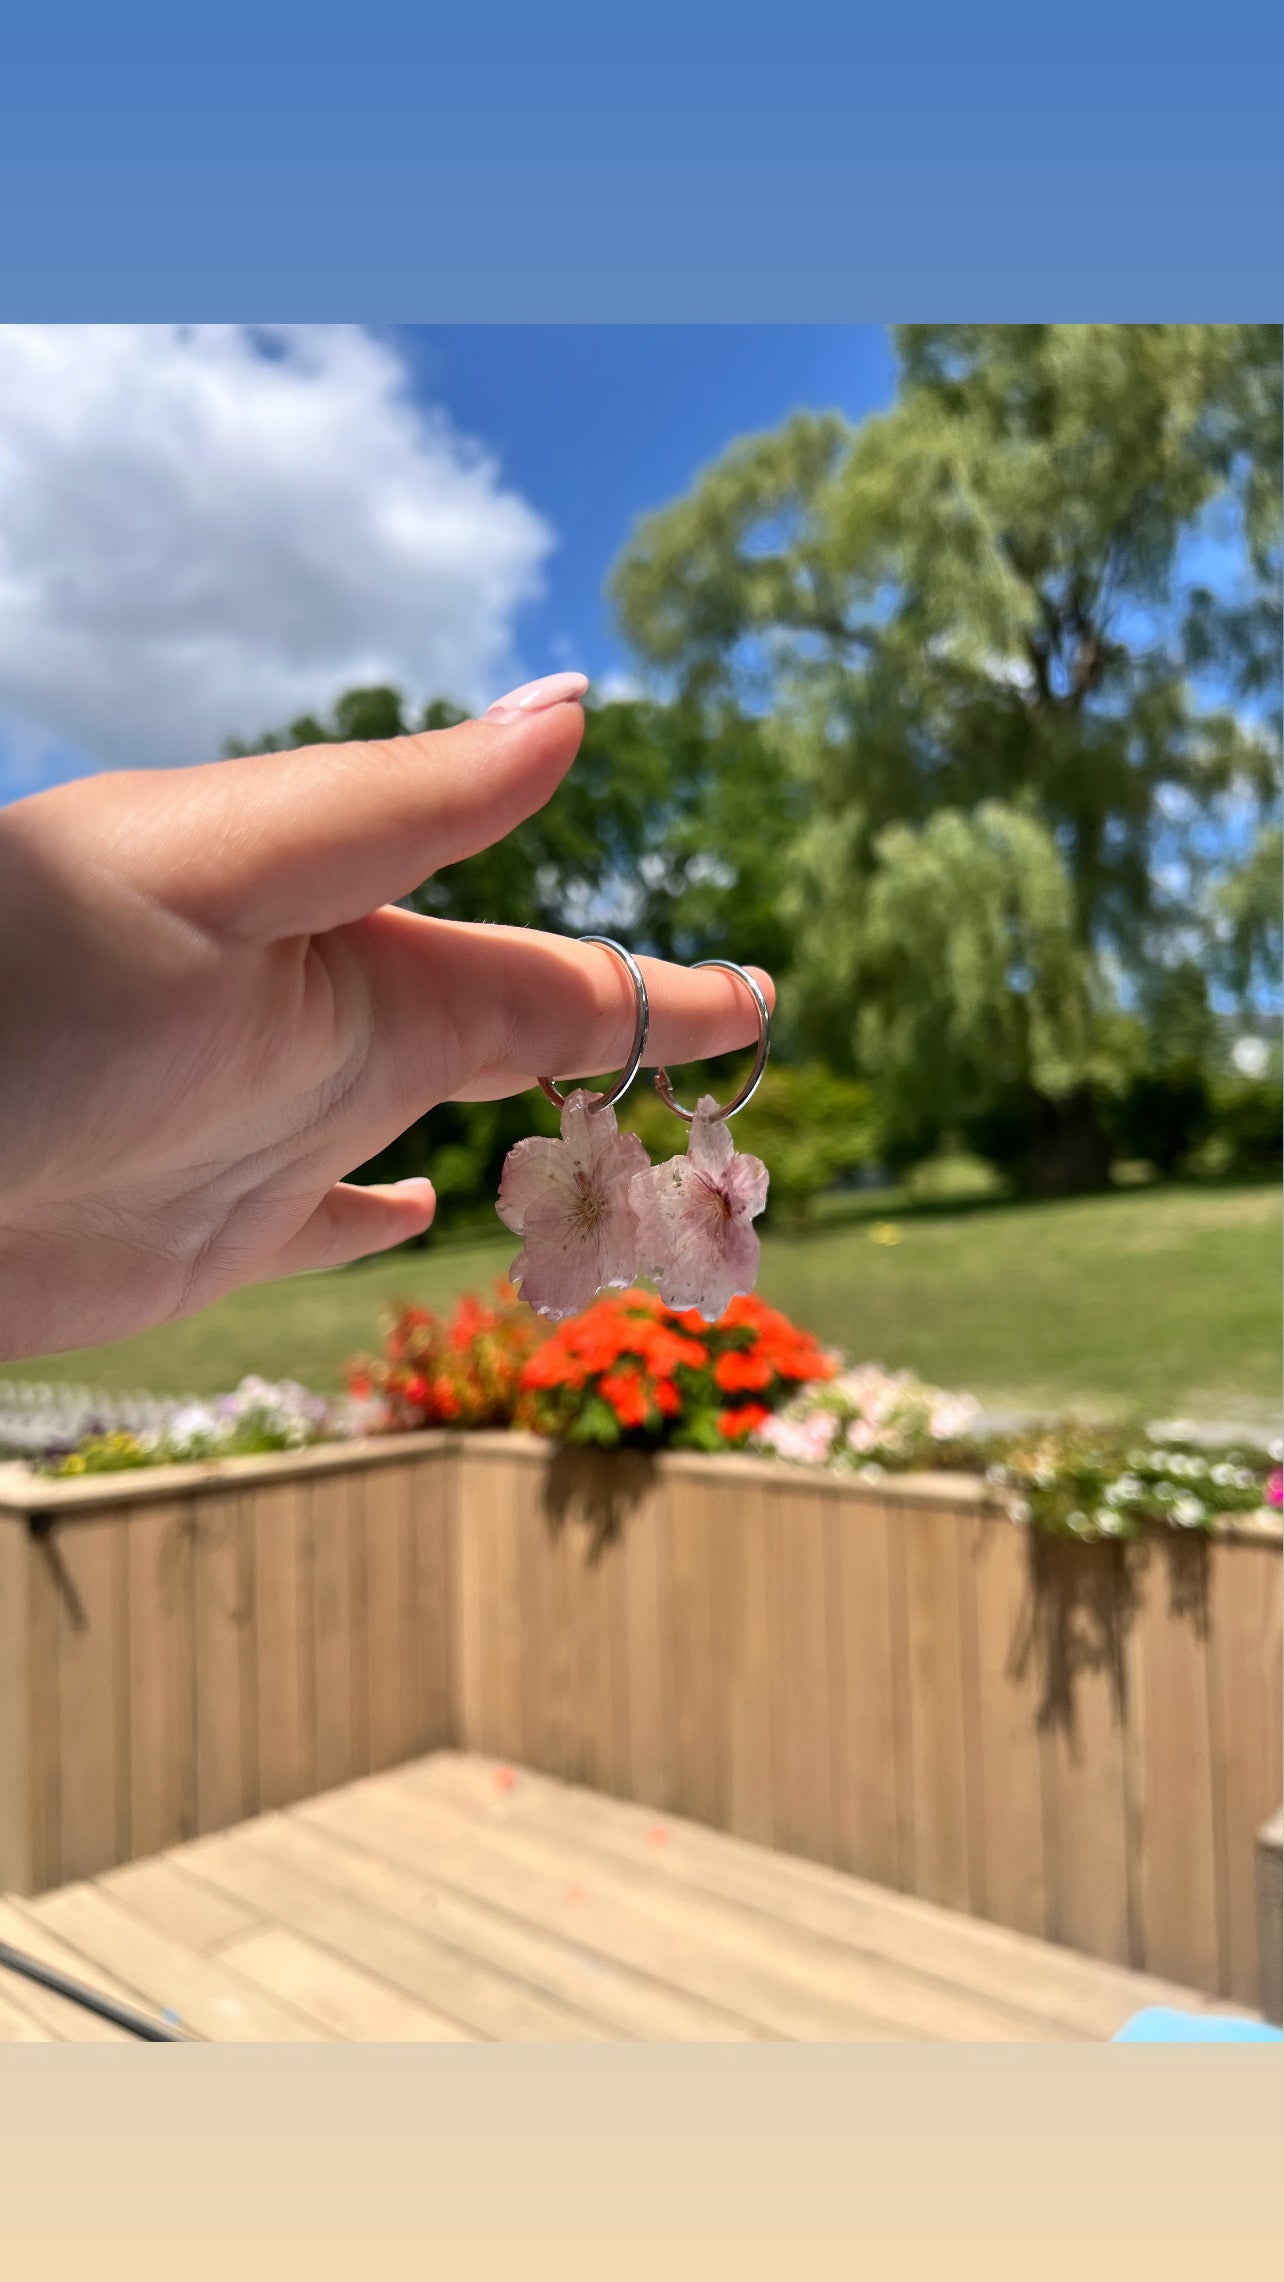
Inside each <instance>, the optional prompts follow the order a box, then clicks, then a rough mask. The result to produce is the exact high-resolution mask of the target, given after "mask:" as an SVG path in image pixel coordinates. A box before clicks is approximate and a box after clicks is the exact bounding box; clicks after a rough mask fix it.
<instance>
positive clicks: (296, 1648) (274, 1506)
mask: <svg viewBox="0 0 1284 2282" xmlns="http://www.w3.org/2000/svg"><path fill="white" fill-rule="evenodd" d="M311 1490H312V1485H311V1484H310V1483H308V1482H306V1481H300V1482H294V1481H291V1482H283V1483H281V1484H280V1486H279V1487H278V1486H275V1485H274V1486H272V1487H270V1488H264V1489H261V1490H260V1491H259V1492H258V1494H257V1496H256V1498H255V1501H254V1508H253V1513H254V1608H255V1627H254V1632H255V1666H256V1679H257V1691H256V1692H257V1711H258V1770H259V1783H258V1788H259V1797H260V1800H261V1802H262V1805H263V1806H264V1807H274V1806H282V1805H284V1804H286V1803H287V1802H288V1801H289V1800H291V1799H297V1798H301V1797H302V1796H303V1795H304V1794H305V1793H306V1792H307V1791H308V1790H310V1789H311V1787H312V1782H313V1769H314V1760H315V1735H314V1731H313V1722H312V1701H313V1696H312V1689H313V1657H312V1639H313V1633H312V1624H311V1583H312V1577H311V1559H310V1541H309V1533H308V1501H309V1499H310V1496H311Z"/></svg>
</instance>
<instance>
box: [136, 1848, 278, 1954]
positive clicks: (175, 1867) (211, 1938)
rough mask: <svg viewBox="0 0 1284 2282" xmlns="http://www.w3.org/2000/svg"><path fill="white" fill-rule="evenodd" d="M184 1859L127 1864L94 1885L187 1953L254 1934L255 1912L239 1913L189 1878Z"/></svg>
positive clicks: (172, 1857) (164, 1858)
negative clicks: (181, 1944) (184, 1866)
mask: <svg viewBox="0 0 1284 2282" xmlns="http://www.w3.org/2000/svg"><path fill="white" fill-rule="evenodd" d="M182 1860H183V1854H182V1850H181V1849H180V1850H179V1851H178V1852H177V1853H176V1854H169V1855H162V1856H159V1857H157V1859H156V1860H154V1861H151V1862H127V1863H126V1864H125V1867H124V1868H123V1869H122V1870H111V1871H109V1872H108V1873H107V1875H106V1876H105V1877H101V1878H98V1879H96V1880H95V1884H96V1885H97V1886H98V1887H99V1889H100V1890H101V1891H102V1892H103V1893H104V1894H107V1895H110V1896H111V1897H112V1899H113V1900H115V1901H118V1902H123V1903H124V1904H125V1907H126V1908H127V1909H130V1910H132V1911H133V1912H134V1915H135V1916H136V1917H140V1918H145V1919H146V1920H147V1923H148V1924H149V1925H154V1926H158V1927H159V1929H160V1931H161V1932H162V1933H164V1934H168V1935H169V1938H170V1940H171V1941H179V1942H182V1943H183V1945H184V1947H185V1948H187V1949H204V1950H214V1949H219V1948H221V1947H222V1945H223V1944H224V1943H225V1942H229V1941H235V1940H237V1939H239V1938H240V1936H241V1935H242V1934H247V1933H253V1932H254V1931H256V1929H257V1927H258V1926H259V1923H260V1920H259V1918H258V1916H257V1915H256V1914H255V1912H254V1911H252V1910H245V1909H242V1908H241V1907H240V1905H239V1904H238V1903H236V1902H229V1901H228V1900H227V1899H226V1897H225V1896H224V1895H222V1894H216V1893H215V1892H214V1891H213V1889H212V1888H211V1887H208V1886H202V1885H199V1884H198V1883H197V1881H196V1879H194V1878H189V1877H187V1876H186V1875H185V1874H184V1872H183V1870H182V1868H181V1864H182Z"/></svg>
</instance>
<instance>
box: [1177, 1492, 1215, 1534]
mask: <svg viewBox="0 0 1284 2282" xmlns="http://www.w3.org/2000/svg"><path fill="white" fill-rule="evenodd" d="M1172 1517H1173V1520H1174V1521H1175V1522H1176V1523H1177V1524H1178V1526H1179V1527H1180V1528H1182V1529H1195V1528H1197V1527H1198V1525H1199V1523H1200V1522H1201V1521H1206V1520H1207V1518H1208V1509H1207V1507H1206V1506H1205V1504H1204V1501H1203V1499H1202V1498H1196V1497H1192V1496H1191V1494H1190V1491H1189V1490H1182V1491H1180V1492H1179V1493H1178V1495H1177V1496H1176V1497H1175V1498H1174V1499H1173V1503H1172Z"/></svg>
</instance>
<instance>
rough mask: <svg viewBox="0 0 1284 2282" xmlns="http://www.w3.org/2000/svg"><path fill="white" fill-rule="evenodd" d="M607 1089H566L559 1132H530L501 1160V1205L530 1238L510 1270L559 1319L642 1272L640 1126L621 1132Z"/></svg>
mask: <svg viewBox="0 0 1284 2282" xmlns="http://www.w3.org/2000/svg"><path fill="white" fill-rule="evenodd" d="M600 1100H601V1095H600V1094H591V1093H584V1092H576V1093H572V1094H568V1096H567V1098H566V1103H565V1106H564V1108H563V1110H562V1138H561V1140H560V1141H549V1140H545V1139H544V1138H543V1137H542V1136H541V1135H533V1136H532V1138H531V1139H530V1140H529V1141H518V1142H517V1143H516V1144H515V1145H514V1147H513V1148H511V1149H510V1150H509V1152H508V1155H507V1157H506V1158H505V1160H504V1171H503V1176H502V1178H501V1180H500V1184H499V1201H498V1203H497V1204H496V1207H495V1210H496V1211H497V1212H498V1214H499V1217H500V1219H501V1220H502V1221H503V1223H504V1226H505V1228H511V1229H512V1231H513V1234H514V1235H515V1236H521V1237H523V1238H524V1239H525V1241H524V1243H523V1246H522V1249H521V1251H520V1252H519V1253H518V1255H517V1258H516V1259H515V1260H514V1262H513V1265H512V1270H511V1274H512V1280H513V1282H514V1283H515V1284H517V1285H519V1286H520V1287H521V1294H522V1298H523V1299H524V1300H526V1301H527V1303H528V1304H529V1305H530V1306H531V1307H533V1308H534V1309H535V1311H536V1313H537V1314H539V1315H545V1316H548V1317H550V1318H551V1319H552V1320H553V1321H554V1322H559V1321H560V1320H561V1319H562V1318H563V1317H565V1316H568V1315H576V1314H578V1313H579V1310H580V1309H581V1308H584V1307H587V1306H588V1305H589V1302H590V1301H591V1300H594V1299H596V1297H597V1295H598V1293H599V1292H600V1291H605V1290H606V1289H607V1288H608V1287H609V1286H611V1285H626V1284H631V1283H632V1282H633V1281H634V1279H635V1277H636V1276H637V1273H638V1222H637V1212H636V1209H635V1207H634V1205H633V1204H632V1203H631V1202H630V1184H631V1182H633V1181H634V1180H635V1179H636V1178H637V1176H638V1175H639V1173H643V1172H649V1170H650V1166H649V1164H648V1162H647V1154H646V1150H645V1149H644V1148H643V1146H642V1143H641V1142H640V1141H639V1140H638V1137H637V1135H636V1134H635V1133H621V1131H620V1129H619V1126H618V1125H617V1123H616V1118H615V1111H614V1110H613V1109H608V1108H595V1107H594V1104H595V1103H597V1102H600Z"/></svg>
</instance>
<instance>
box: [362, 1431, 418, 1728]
mask: <svg viewBox="0 0 1284 2282" xmlns="http://www.w3.org/2000/svg"><path fill="white" fill-rule="evenodd" d="M362 1492H363V1502H364V1515H363V1520H364V1527H363V1530H362V1543H363V1547H364V1556H365V1614H366V1623H365V1662H364V1668H363V1671H362V1674H361V1680H362V1684H363V1686H364V1689H365V1734H366V1754H365V1765H366V1767H367V1768H380V1767H395V1766H396V1764H397V1762H398V1760H400V1759H404V1758H405V1757H406V1755H407V1753H408V1752H410V1751H413V1750H414V1749H415V1748H416V1745H415V1740H414V1736H413V1709H412V1693H413V1691H412V1683H411V1679H410V1673H409V1670H408V1654H407V1652H408V1650H411V1649H412V1646H413V1644H412V1642H411V1640H410V1636H409V1627H408V1624H407V1610H408V1607H409V1604H410V1598H411V1592H412V1580H413V1570H412V1552H411V1542H410V1532H409V1529H408V1527H407V1517H406V1510H405V1502H406V1501H405V1485H404V1475H403V1474H401V1473H399V1472H390V1471H389V1470H388V1469H387V1468H383V1469H381V1470H380V1471H379V1472H378V1473H373V1472H372V1473H370V1474H367V1475H366V1477H365V1479H364V1481H363V1483H362Z"/></svg>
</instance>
